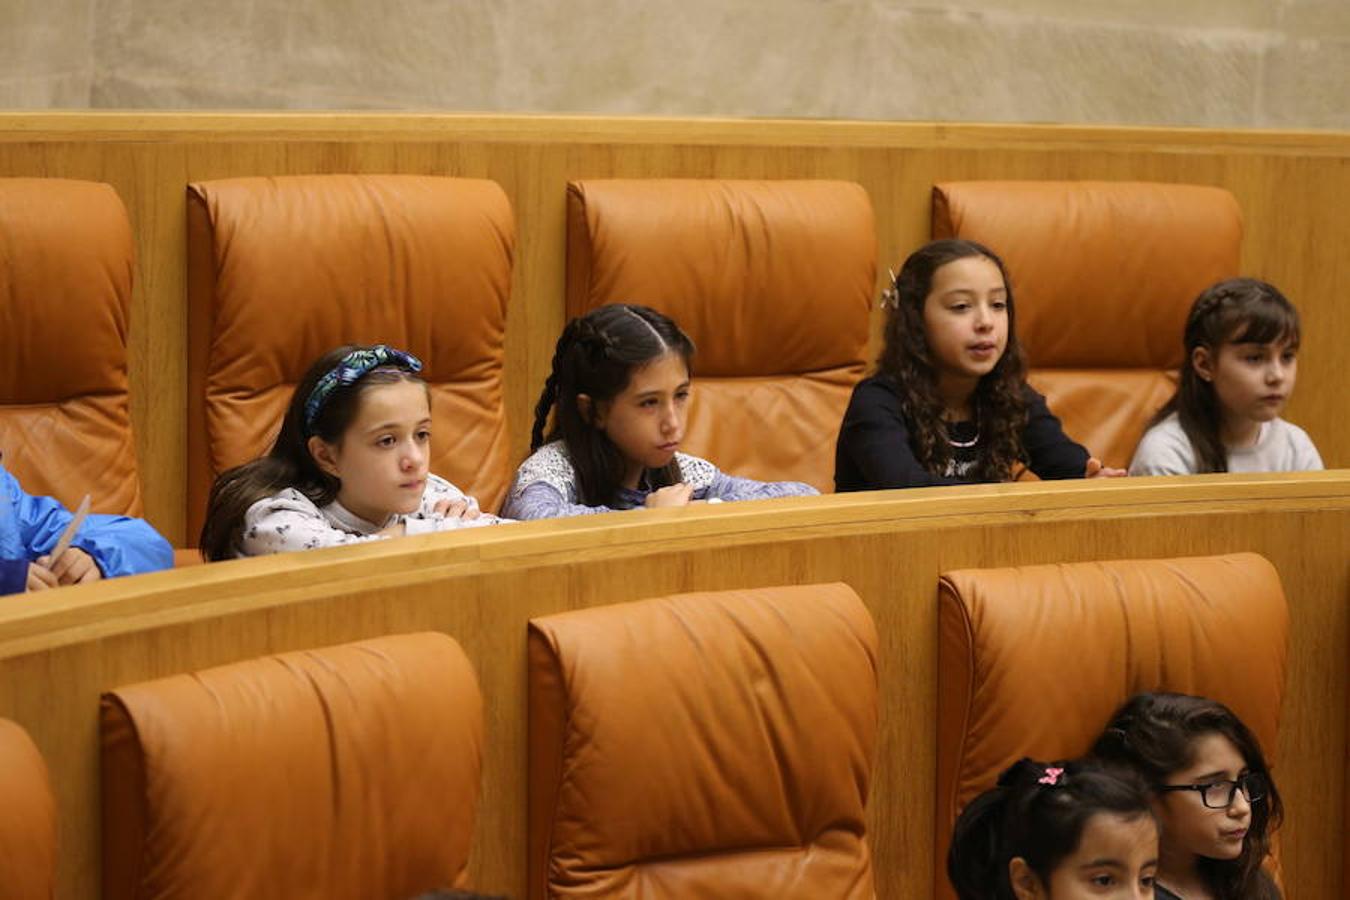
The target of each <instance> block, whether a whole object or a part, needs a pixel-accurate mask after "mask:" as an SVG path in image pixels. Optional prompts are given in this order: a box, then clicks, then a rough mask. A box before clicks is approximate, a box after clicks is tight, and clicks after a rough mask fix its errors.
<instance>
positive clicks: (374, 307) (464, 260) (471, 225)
mask: <svg viewBox="0 0 1350 900" xmlns="http://www.w3.org/2000/svg"><path fill="white" fill-rule="evenodd" d="M514 244H515V222H514V219H513V217H512V214H511V206H510V203H509V202H508V201H507V199H506V195H505V194H504V193H503V192H502V189H501V188H500V187H499V186H498V185H497V184H496V182H492V181H482V180H476V179H464V178H437V177H432V176H417V175H307V176H291V177H278V178H235V179H227V180H224V181H208V182H203V183H201V184H195V185H193V186H192V187H191V188H189V190H188V303H189V342H188V355H189V359H188V375H189V384H188V402H189V409H188V479H189V487H188V509H187V520H188V534H189V536H190V538H191V539H192V540H193V541H194V542H195V540H196V538H197V535H198V534H200V532H201V526H202V519H203V516H204V515H205V510H206V498H207V495H208V493H209V492H210V489H211V482H212V480H213V479H214V478H215V476H216V475H218V474H220V472H222V471H224V470H225V469H228V468H230V467H231V466H236V465H239V464H241V463H245V462H248V461H249V460H251V459H254V458H256V457H258V456H261V455H262V454H264V453H266V452H267V451H268V450H269V449H270V448H271V446H272V443H273V441H274V440H275V438H276V433H277V430H278V428H280V426H281V419H282V416H283V415H284V414H285V411H286V404H287V403H288V401H289V400H290V397H291V393H292V391H293V390H294V387H295V384H296V382H298V381H299V380H300V378H301V377H302V376H303V374H304V373H305V371H306V370H307V369H308V368H309V366H310V365H311V364H312V363H313V362H314V360H316V359H318V358H319V356H321V355H322V354H323V353H325V352H327V351H328V350H331V349H332V348H334V347H336V346H339V345H341V344H377V343H385V344H389V345H391V346H395V347H398V348H400V349H403V350H408V351H410V352H411V353H413V354H414V355H416V356H417V357H418V358H420V359H421V360H422V363H423V365H424V368H423V370H422V372H421V377H422V378H423V379H424V380H425V381H426V382H427V384H428V385H429V386H430V388H431V412H432V419H433V423H434V425H433V435H432V459H431V471H433V472H434V473H436V474H437V475H441V476H444V477H445V478H448V479H450V480H451V481H453V482H454V483H455V484H456V485H458V486H459V487H460V488H462V489H464V490H465V491H466V492H467V493H470V494H473V495H475V496H476V497H477V498H478V500H479V502H480V503H481V504H482V506H483V508H484V509H495V508H496V507H497V505H498V504H499V503H500V501H501V498H502V496H503V495H504V494H505V491H506V484H507V481H508V480H509V478H510V476H511V472H512V463H513V461H512V459H511V457H510V447H509V446H508V440H507V433H506V413H505V410H504V408H503V404H502V369H503V340H504V335H505V329H506V303H507V299H508V296H509V294H510V290H511V264H512V256H513V253H514Z"/></svg>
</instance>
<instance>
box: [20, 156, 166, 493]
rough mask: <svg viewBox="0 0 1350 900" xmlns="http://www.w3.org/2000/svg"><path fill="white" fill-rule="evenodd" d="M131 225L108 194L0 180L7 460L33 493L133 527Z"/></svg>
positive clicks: (101, 187)
mask: <svg viewBox="0 0 1350 900" xmlns="http://www.w3.org/2000/svg"><path fill="white" fill-rule="evenodd" d="M132 266H133V263H132V243H131V225H130V223H129V222H128V221H127V211H126V208H125V207H124V206H123V205H122V201H121V199H120V198H119V197H118V196H117V192H116V191H114V190H113V189H112V187H110V186H109V185H106V184H97V183H94V182H89V181H65V180H62V179H57V178H0V298H3V300H0V335H3V336H4V343H5V349H4V353H3V354H0V452H2V453H3V454H4V464H5V468H7V469H9V471H10V472H11V473H12V474H13V475H14V476H15V477H16V478H18V479H19V483H20V484H22V485H23V488H24V490H25V491H27V492H28V493H30V494H47V495H51V496H54V497H56V498H57V499H58V500H60V501H61V502H62V503H64V504H65V505H66V506H68V507H70V508H72V509H73V508H75V506H77V505H78V504H79V502H80V499H81V498H82V497H83V496H84V495H85V494H86V493H87V494H89V495H90V498H91V500H92V507H93V510H94V511H95V512H100V513H113V514H124V515H133V516H138V515H140V514H141V483H140V479H139V477H138V476H137V472H136V443H135V439H134V437H133V435H132V430H131V408H130V405H129V402H128V396H127V326H128V321H129V313H128V310H129V308H130V303H131V275H132Z"/></svg>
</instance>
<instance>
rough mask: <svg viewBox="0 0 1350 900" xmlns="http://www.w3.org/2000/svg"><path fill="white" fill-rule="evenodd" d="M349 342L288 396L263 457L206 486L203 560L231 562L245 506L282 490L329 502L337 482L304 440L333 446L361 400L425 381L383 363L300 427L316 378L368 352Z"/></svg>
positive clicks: (311, 370) (324, 358)
mask: <svg viewBox="0 0 1350 900" xmlns="http://www.w3.org/2000/svg"><path fill="white" fill-rule="evenodd" d="M370 349H372V348H370V347H364V346H357V345H354V344H349V345H347V346H343V347H337V348H334V349H332V350H329V351H328V352H327V353H325V354H324V355H323V356H321V357H319V358H318V359H317V360H315V361H314V364H313V365H312V366H310V367H309V370H308V371H307V372H305V374H304V376H303V377H302V378H301V379H300V383H299V384H297V385H296V386H295V392H294V393H293V394H291V402H290V403H289V404H288V405H287V407H286V415H285V417H284V418H283V419H282V420H281V430H280V431H279V432H278V433H277V439H276V441H275V442H274V443H273V444H272V449H271V450H269V451H268V453H267V455H266V456H263V457H260V458H258V459H255V460H253V461H252V462H247V463H244V464H243V465H241V466H235V467H234V468H233V469H227V470H226V471H224V472H222V473H221V475H220V477H218V478H217V479H216V480H215V483H214V484H212V485H211V495H210V497H209V498H208V499H207V501H206V521H205V523H204V524H203V525H202V535H201V551H202V556H203V557H205V558H206V559H207V560H211V561H214V560H221V559H232V558H233V557H234V555H235V552H236V548H237V545H238V543H239V532H240V529H241V528H242V527H243V524H244V514H245V513H247V512H248V509H249V507H250V506H252V505H253V504H254V503H257V502H258V501H259V500H262V499H263V498H265V497H270V496H272V495H273V494H275V493H276V492H277V491H280V490H283V489H285V488H295V489H296V490H297V491H299V492H300V493H302V494H304V495H305V496H306V497H308V498H309V499H310V500H313V501H314V503H315V505H316V506H323V505H324V504H326V503H331V502H332V501H333V499H334V498H336V497H337V495H338V491H339V490H340V489H341V488H342V482H341V481H339V480H338V479H337V478H335V477H333V476H332V475H329V474H328V473H327V472H325V471H323V470H322V469H320V468H319V464H318V463H317V462H315V460H314V456H313V455H312V454H311V453H310V452H309V438H310V437H311V436H316V437H318V438H320V439H322V440H323V441H325V442H327V443H329V444H338V443H341V441H342V436H343V435H344V434H346V433H347V428H348V427H349V426H350V425H351V424H352V422H353V420H355V419H356V417H357V415H358V413H360V411H361V398H362V396H363V395H364V394H365V392H366V391H368V390H369V389H371V388H373V387H378V386H379V385H386V384H396V383H398V382H400V381H410V382H412V383H413V384H420V385H422V386H423V387H425V386H426V383H425V382H424V381H422V379H421V378H419V377H417V375H416V374H415V373H414V372H413V371H412V370H411V369H408V368H405V367H403V366H400V365H382V366H379V367H378V368H374V369H371V370H370V371H369V372H367V373H366V374H365V375H363V376H361V378H360V379H359V380H357V381H355V382H353V383H350V384H341V385H339V386H338V387H336V388H335V389H333V390H332V391H331V392H330V393H329V394H328V396H327V399H326V400H325V401H324V403H323V405H322V406H321V407H320V408H319V410H318V412H317V413H316V414H315V417H314V421H313V422H312V423H310V424H309V425H308V426H306V424H305V405H306V402H307V401H308V400H309V396H310V394H311V393H312V392H313V391H314V387H315V385H317V384H318V383H319V379H321V378H323V376H324V375H326V374H328V373H329V372H331V371H332V370H333V369H334V368H336V367H337V366H338V365H339V364H340V363H341V362H342V361H343V359H344V358H346V357H347V356H348V355H350V354H352V353H354V352H358V351H362V350H370Z"/></svg>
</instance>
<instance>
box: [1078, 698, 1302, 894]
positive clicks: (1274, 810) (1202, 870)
mask: <svg viewBox="0 0 1350 900" xmlns="http://www.w3.org/2000/svg"><path fill="white" fill-rule="evenodd" d="M1092 752H1093V755H1094V756H1096V757H1097V758H1099V759H1101V760H1102V761H1103V762H1106V763H1110V764H1120V765H1127V766H1129V767H1130V768H1132V769H1134V770H1135V771H1136V772H1138V773H1139V774H1141V775H1142V776H1143V777H1144V778H1145V779H1146V780H1147V781H1148V782H1149V783H1150V784H1151V785H1152V786H1153V797H1154V799H1153V809H1154V813H1155V814H1156V815H1157V817H1158V823H1159V825H1160V826H1161V837H1160V841H1159V851H1158V877H1157V881H1156V888H1157V897H1158V898H1159V900H1278V898H1279V896H1280V892H1279V890H1278V889H1277V888H1276V887H1275V883H1274V881H1273V880H1272V879H1271V878H1270V876H1269V875H1267V874H1266V872H1265V871H1264V870H1263V869H1262V864H1263V863H1264V862H1265V860H1266V857H1267V856H1269V854H1270V837H1271V834H1272V833H1273V832H1274V830H1275V829H1276V828H1278V827H1279V824H1280V819H1281V817H1282V815H1283V807H1282V805H1281V803H1280V795H1279V792H1278V791H1276V790H1275V783H1274V782H1273V781H1272V780H1271V777H1270V770H1269V767H1268V766H1267V765H1266V760H1265V756H1264V755H1263V754H1262V753H1261V747H1260V744H1259V743H1258V742H1257V740H1256V736H1255V735H1253V734H1252V733H1251V731H1250V730H1248V728H1247V726H1246V725H1244V724H1242V721H1241V720H1240V719H1238V717H1237V716H1235V715H1234V714H1233V712H1232V711H1231V710H1229V709H1228V707H1226V706H1224V705H1223V704H1222V703H1218V702H1216V701H1213V700H1207V699H1205V698H1203V697H1191V696H1188V695H1186V694H1139V695H1137V696H1135V697H1133V698H1131V699H1130V700H1129V701H1127V702H1126V703H1125V705H1124V706H1122V707H1121V708H1120V709H1119V710H1118V711H1117V712H1116V714H1115V716H1114V717H1112V719H1111V722H1110V724H1109V725H1107V728H1106V731H1105V732H1104V733H1103V734H1102V736H1101V737H1100V738H1098V739H1097V743H1096V745H1095V746H1094V747H1093V749H1092Z"/></svg>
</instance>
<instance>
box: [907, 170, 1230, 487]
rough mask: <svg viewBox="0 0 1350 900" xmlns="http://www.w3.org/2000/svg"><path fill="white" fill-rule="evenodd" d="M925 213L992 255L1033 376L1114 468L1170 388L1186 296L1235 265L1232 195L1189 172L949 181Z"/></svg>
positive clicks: (940, 230) (937, 234) (938, 230)
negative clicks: (1133, 177)
mask: <svg viewBox="0 0 1350 900" xmlns="http://www.w3.org/2000/svg"><path fill="white" fill-rule="evenodd" d="M932 225H933V237H934V238H945V237H958V238H966V239H969V240H974V241H978V242H980V243H982V244H984V245H986V246H988V247H989V248H990V249H991V250H993V251H994V252H995V253H997V254H998V255H999V256H1000V257H1002V259H1003V262H1004V264H1005V265H1006V266H1007V268H1008V276H1009V278H1010V279H1011V281H1012V284H1013V295H1014V297H1015V298H1016V303H1017V336H1018V338H1019V339H1020V340H1021V341H1022V345H1023V347H1024V348H1025V349H1026V351H1027V356H1028V357H1029V359H1030V362H1031V383H1032V385H1033V386H1034V387H1036V389H1037V390H1039V391H1040V392H1041V393H1043V394H1045V396H1046V399H1047V400H1048V401H1049V403H1050V408H1051V410H1052V411H1054V413H1055V414H1056V415H1058V416H1059V417H1060V419H1061V420H1063V422H1064V426H1065V431H1067V432H1068V434H1069V435H1070V436H1071V437H1073V438H1074V439H1075V440H1077V441H1079V442H1080V443H1082V444H1084V445H1085V446H1086V447H1087V448H1088V449H1089V450H1090V451H1091V452H1092V454H1093V455H1094V456H1097V457H1099V458H1100V459H1102V460H1103V462H1105V463H1106V464H1107V465H1110V466H1117V467H1121V468H1124V467H1125V466H1128V465H1129V462H1130V458H1131V457H1132V456H1133V455H1134V448H1135V446H1136V445H1137V444H1138V443H1139V438H1140V437H1141V436H1142V435H1143V433H1144V429H1145V428H1146V427H1147V424H1148V421H1149V420H1150V419H1151V418H1152V417H1153V414H1154V413H1156V412H1157V411H1158V409H1159V408H1160V407H1161V406H1162V405H1163V403H1165V402H1166V401H1167V399H1168V398H1169V397H1170V396H1171V395H1172V391H1173V389H1174V388H1175V385H1176V370H1177V368H1178V367H1179V366H1180V365H1181V362H1182V355H1183V351H1182V342H1181V337H1182V329H1183V327H1184V326H1185V322H1186V313H1187V312H1188V311H1189V310H1190V308H1191V303H1192V302H1194V300H1195V298H1196V297H1197V296H1198V295H1199V294H1200V292H1201V291H1202V290H1204V289H1205V288H1207V287H1209V286H1210V285H1212V284H1214V283H1215V282H1217V281H1221V280H1223V279H1225V278H1232V277H1233V276H1235V275H1237V274H1238V262H1239V259H1238V258H1239V253H1240V251H1241V245H1242V213H1241V210H1240V209H1239V208H1238V205H1237V200H1235V199H1234V198H1233V195H1232V194H1230V193H1229V192H1228V191H1226V190H1223V189H1221V188H1215V187H1203V186H1199V185H1189V184H1151V183H1139V182H1102V181H1062V182H1061V181H967V182H950V183H947V184H939V185H936V186H935V187H934V188H933V222H932Z"/></svg>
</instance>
